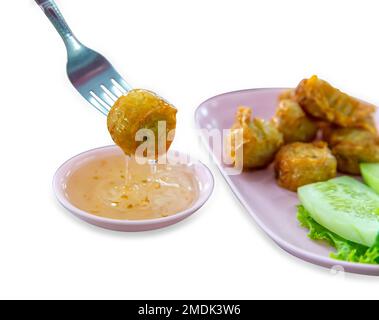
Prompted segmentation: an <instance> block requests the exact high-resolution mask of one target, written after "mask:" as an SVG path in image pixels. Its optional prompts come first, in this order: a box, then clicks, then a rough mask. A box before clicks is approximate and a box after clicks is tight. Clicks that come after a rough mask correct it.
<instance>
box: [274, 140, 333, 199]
mask: <svg viewBox="0 0 379 320" xmlns="http://www.w3.org/2000/svg"><path fill="white" fill-rule="evenodd" d="M275 172H276V176H277V179H278V184H279V185H280V186H281V187H283V188H285V189H288V190H291V191H297V189H298V188H299V187H301V186H304V185H307V184H311V183H315V182H321V181H326V180H329V179H332V178H334V177H336V175H337V161H336V158H335V157H334V156H333V154H332V153H331V151H330V150H329V148H328V146H327V144H326V143H325V142H322V141H318V142H314V143H301V142H295V143H291V144H287V145H285V146H284V147H282V148H281V149H280V150H279V152H278V154H277V155H276V158H275Z"/></svg>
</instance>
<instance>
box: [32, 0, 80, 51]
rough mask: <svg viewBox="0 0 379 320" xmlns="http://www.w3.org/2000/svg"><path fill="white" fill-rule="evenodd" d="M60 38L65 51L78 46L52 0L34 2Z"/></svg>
mask: <svg viewBox="0 0 379 320" xmlns="http://www.w3.org/2000/svg"><path fill="white" fill-rule="evenodd" d="M35 2H37V4H38V5H39V6H40V8H41V9H42V11H43V12H44V13H45V14H46V16H47V17H48V18H49V20H50V21H51V23H52V24H53V25H54V27H55V29H57V31H58V33H59V34H60V36H61V37H62V39H63V41H64V43H65V45H66V47H67V49H71V48H72V47H73V45H74V44H79V41H78V40H77V39H76V38H75V36H74V34H73V33H72V31H71V29H70V27H69V26H68V24H67V22H66V21H65V19H64V18H63V15H62V13H61V12H60V10H59V8H58V6H57V4H56V3H55V1H54V0H35Z"/></svg>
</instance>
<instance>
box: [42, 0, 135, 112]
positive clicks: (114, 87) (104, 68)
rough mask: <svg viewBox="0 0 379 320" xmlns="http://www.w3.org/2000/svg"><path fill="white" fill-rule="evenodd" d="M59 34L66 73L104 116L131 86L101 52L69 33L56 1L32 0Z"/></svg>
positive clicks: (85, 97)
mask: <svg viewBox="0 0 379 320" xmlns="http://www.w3.org/2000/svg"><path fill="white" fill-rule="evenodd" d="M35 1H36V2H37V4H38V5H39V6H40V7H41V9H42V10H43V12H44V13H45V14H46V16H47V17H48V18H49V19H50V21H51V23H52V24H53V25H54V27H55V28H56V29H57V31H58V33H59V34H60V36H61V37H62V39H63V41H64V44H65V45H66V49H67V75H68V78H69V79H70V81H71V83H72V85H73V86H74V87H75V88H76V90H78V91H79V93H80V94H81V95H82V96H83V97H84V99H86V100H87V101H88V102H89V103H91V104H92V105H93V106H94V107H95V108H96V109H97V110H99V111H100V112H101V113H103V114H104V115H107V114H108V112H109V110H110V108H111V107H112V105H113V104H114V102H115V101H116V100H117V98H119V97H120V96H121V95H123V94H125V93H126V92H128V91H130V90H131V87H130V86H129V85H128V84H127V82H126V81H125V80H124V79H123V78H122V77H121V76H120V74H119V73H118V72H117V71H116V70H115V69H114V68H113V67H112V65H111V64H110V62H109V61H108V60H107V59H105V58H104V57H103V56H102V55H101V54H100V53H98V52H96V51H94V50H92V49H89V48H87V47H86V46H84V45H83V44H82V43H81V42H80V41H79V40H78V39H77V38H76V37H75V36H74V34H73V33H72V31H71V29H70V28H69V26H68V25H67V23H66V21H65V20H64V18H63V16H62V14H61V12H60V11H59V9H58V7H57V5H56V3H55V1H53V0H35Z"/></svg>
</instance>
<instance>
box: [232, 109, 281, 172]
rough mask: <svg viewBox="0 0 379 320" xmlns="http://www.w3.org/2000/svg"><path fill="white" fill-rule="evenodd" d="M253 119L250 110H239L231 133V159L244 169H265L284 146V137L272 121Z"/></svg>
mask: <svg viewBox="0 0 379 320" xmlns="http://www.w3.org/2000/svg"><path fill="white" fill-rule="evenodd" d="M251 117H252V110H251V109H250V108H246V107H240V108H239V109H238V111H237V115H236V120H235V123H234V125H233V127H232V129H231V133H230V143H231V157H232V159H233V161H234V163H235V164H237V163H243V167H244V169H259V168H264V167H266V166H268V165H269V164H270V163H271V162H272V161H273V159H274V157H275V154H276V152H277V151H278V150H279V148H280V146H281V145H282V144H283V135H282V134H281V133H280V132H279V130H278V129H277V128H276V126H275V124H274V123H273V122H272V121H265V120H263V119H259V118H254V119H253V120H251ZM239 140H240V141H239ZM241 156H242V159H241Z"/></svg>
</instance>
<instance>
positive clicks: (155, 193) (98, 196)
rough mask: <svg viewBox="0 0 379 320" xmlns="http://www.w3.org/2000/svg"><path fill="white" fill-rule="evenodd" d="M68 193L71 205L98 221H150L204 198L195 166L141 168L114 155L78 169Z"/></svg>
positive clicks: (71, 177)
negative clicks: (100, 219) (101, 219)
mask: <svg viewBox="0 0 379 320" xmlns="http://www.w3.org/2000/svg"><path fill="white" fill-rule="evenodd" d="M64 191H65V195H66V197H67V199H68V200H69V202H70V203H71V204H72V205H74V206H75V207H77V208H78V209H80V210H83V211H85V212H88V213H90V214H93V215H95V216H99V217H103V218H109V219H117V220H151V219H159V218H164V217H168V216H172V215H175V214H177V213H179V212H182V211H184V210H186V209H188V208H190V207H191V206H192V205H193V203H194V202H195V201H196V200H197V199H198V197H199V183H198V181H197V178H196V175H195V172H194V170H193V168H191V166H188V165H183V164H175V165H171V164H157V165H154V164H148V163H146V164H143V165H141V164H138V163H137V162H136V160H135V159H133V158H126V157H125V156H124V155H123V154H121V153H120V154H114V153H113V154H104V155H102V156H99V157H94V158H88V159H86V161H84V162H82V163H81V164H80V165H79V166H77V167H75V168H73V169H72V170H71V171H70V172H69V174H68V176H67V180H66V182H65V186H64Z"/></svg>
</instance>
